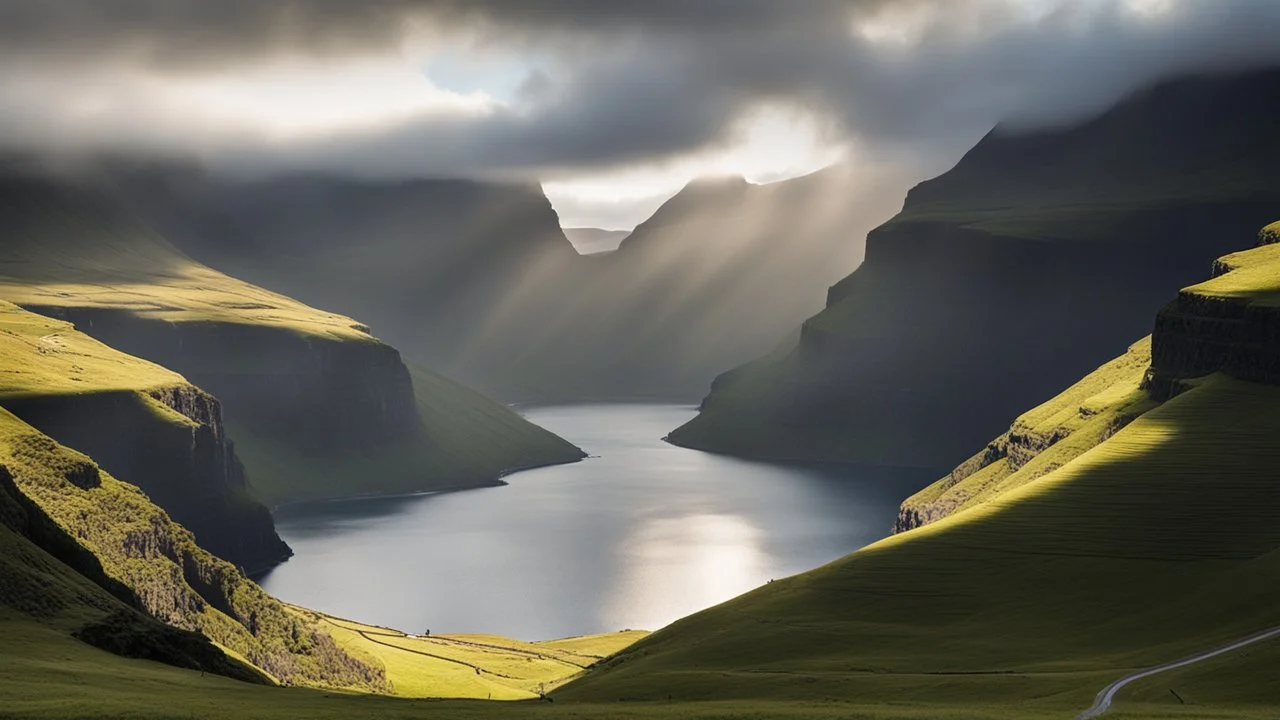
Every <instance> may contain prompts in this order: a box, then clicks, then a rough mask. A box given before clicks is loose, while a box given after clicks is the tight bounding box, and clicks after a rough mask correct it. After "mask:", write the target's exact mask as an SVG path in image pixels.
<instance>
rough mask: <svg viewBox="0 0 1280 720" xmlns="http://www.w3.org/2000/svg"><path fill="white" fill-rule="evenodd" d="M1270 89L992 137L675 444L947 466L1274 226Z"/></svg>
mask: <svg viewBox="0 0 1280 720" xmlns="http://www.w3.org/2000/svg"><path fill="white" fill-rule="evenodd" d="M1277 90H1280V73H1278V72H1264V73H1255V74H1250V75H1247V76H1233V77H1212V78H1199V79H1193V80H1185V81H1179V82H1173V83H1168V84H1165V85H1162V86H1160V87H1157V88H1153V89H1151V90H1149V91H1147V92H1143V93H1139V94H1137V95H1135V96H1133V97H1131V98H1129V99H1128V100H1126V101H1125V102H1123V103H1121V104H1120V105H1119V106H1117V107H1115V108H1113V109H1111V110H1110V111H1108V112H1107V113H1105V114H1103V115H1102V116H1100V117H1098V118H1096V119H1093V120H1091V121H1088V122H1085V123H1083V124H1081V125H1079V126H1076V127H1072V128H1066V129H1054V130H1047V131H1040V132H1036V133H1030V134H1015V133H1012V132H1009V131H1005V130H1003V129H1001V128H997V129H996V130H994V131H993V132H992V133H991V134H989V135H988V136H987V137H986V138H984V139H983V140H982V141H981V142H980V143H979V144H978V145H977V146H976V147H975V148H974V149H973V150H972V151H970V152H969V153H968V154H967V155H966V156H965V157H964V159H962V160H961V161H960V163H959V164H958V165H957V166H956V167H955V168H954V169H952V170H951V171H949V172H948V173H946V174H944V175H942V176H940V177H939V178H936V179H934V180H931V181H929V182H926V183H924V184H922V185H920V186H918V187H917V188H915V189H914V190H912V191H911V192H910V193H909V194H908V197H907V201H906V204H905V207H904V209H903V211H902V212H901V213H900V214H899V215H898V216H897V217H895V218H894V219H893V220H891V221H890V222H888V223H886V224H885V225H883V226H881V227H879V228H877V229H876V230H874V231H872V232H871V233H870V234H869V235H868V237H867V251H866V259H865V261H864V262H863V263H862V265H861V266H860V267H858V269H857V270H856V271H855V272H854V273H853V274H852V275H850V276H848V277H847V278H846V279H844V280H842V281H840V282H838V283H836V284H835V285H834V286H832V288H831V289H830V291H829V293H828V298H827V307H826V309H825V310H823V311H822V312H821V313H819V314H818V315H816V316H814V317H812V318H810V319H809V320H807V321H806V322H804V323H803V325H802V327H801V329H800V333H799V336H798V338H799V339H798V341H797V342H795V343H794V344H792V345H789V346H787V347H784V348H781V349H780V350H779V351H778V352H775V353H774V354H773V355H772V356H769V357H766V358H763V359H761V360H759V361H756V362H753V363H749V364H747V365H745V366H742V367H740V368H738V369H737V370H734V371H731V372H729V373H725V374H723V375H722V376H721V377H720V378H718V379H717V381H716V382H715V383H714V384H713V385H712V391H711V393H710V394H709V395H708V396H707V398H706V399H705V400H704V402H703V405H702V412H701V413H700V414H699V416H698V417H697V418H695V419H694V420H693V421H691V422H690V423H689V424H687V425H685V426H684V427H681V428H679V429H677V430H676V431H674V432H673V433H672V434H671V440H672V441H673V442H676V443H677V444H682V445H687V446H690V447H695V448H701V449H706V450H713V451H718V452H727V453H732V454H739V455H745V456H756V457H787V458H801V459H810V460H831V461H846V462H855V463H873V464H888V465H908V466H920V467H935V468H943V467H947V466H951V465H954V464H955V463H957V462H959V461H960V460H961V459H962V458H964V457H965V456H966V455H967V454H968V453H969V452H970V451H971V448H973V447H975V446H979V445H981V444H982V443H983V441H984V440H985V439H986V438H989V437H991V436H992V435H995V434H997V433H998V432H999V431H1000V428H1001V427H1002V426H1004V425H1005V424H1006V423H1007V422H1008V418H1009V417H1010V416H1013V415H1014V414H1016V413H1017V411H1018V410H1019V409H1020V408H1025V407H1027V406H1030V405H1032V404H1034V403H1035V402H1037V400H1038V399H1039V398H1043V397H1045V396H1046V395H1049V394H1051V393H1052V392H1054V391H1055V390H1056V389H1058V388H1061V387H1063V386H1065V385H1067V384H1069V383H1070V382H1071V381H1072V379H1073V378H1075V377H1078V376H1079V374H1080V373H1081V372H1082V371H1083V370H1084V369H1086V368H1091V367H1097V366H1098V365H1099V364H1101V363H1103V362H1104V361H1105V360H1106V359H1107V357H1108V356H1109V354H1110V352H1111V349H1112V348H1115V347H1117V346H1119V345H1122V344H1124V343H1127V342H1129V341H1131V340H1132V338H1134V337H1137V336H1140V335H1142V334H1144V333H1146V332H1149V331H1150V317H1151V314H1152V312H1154V311H1155V310H1156V309H1157V307H1158V306H1159V305H1160V304H1161V303H1163V302H1165V301H1166V299H1167V298H1168V297H1169V294H1170V293H1171V292H1173V291H1174V290H1176V289H1177V288H1179V287H1183V286H1185V285H1188V284H1189V283H1192V282H1194V281H1195V280H1196V279H1197V278H1199V277H1203V272H1204V268H1205V267H1207V266H1208V265H1209V263H1210V262H1211V261H1212V259H1213V258H1215V257H1217V256H1220V255H1222V254H1223V253H1226V252H1228V251H1230V250H1231V249H1232V245H1233V244H1234V242H1233V241H1232V238H1237V237H1241V236H1242V235H1245V234H1247V233H1252V232H1254V231H1255V230H1256V228H1257V227H1258V226H1260V225H1262V224H1263V223H1265V222H1267V221H1269V220H1271V219H1272V218H1273V216H1274V215H1275V214H1277V213H1280V193H1278V192H1277V191H1276V189H1275V187H1274V184H1273V183H1271V182H1270V181H1269V180H1268V177H1269V176H1268V170H1269V169H1270V168H1273V167H1274V166H1275V163H1276V162H1277V161H1280V145H1278V144H1277V143H1276V142H1275V140H1274V133H1273V131H1272V130H1271V128H1270V125H1269V120H1267V118H1270V117H1273V116H1274V115H1275V113H1276V112H1277V111H1280V107H1278V106H1277V105H1276V103H1277V100H1276V98H1278V97H1280V92H1277ZM1156 352H1157V355H1159V353H1160V352H1161V351H1160V349H1159V348H1157V351H1156Z"/></svg>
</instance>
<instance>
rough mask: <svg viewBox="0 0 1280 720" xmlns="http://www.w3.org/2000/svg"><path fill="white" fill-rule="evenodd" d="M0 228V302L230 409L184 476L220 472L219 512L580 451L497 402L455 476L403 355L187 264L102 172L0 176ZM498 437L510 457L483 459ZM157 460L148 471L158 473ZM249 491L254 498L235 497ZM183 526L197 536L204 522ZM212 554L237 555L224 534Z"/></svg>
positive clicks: (342, 323)
mask: <svg viewBox="0 0 1280 720" xmlns="http://www.w3.org/2000/svg"><path fill="white" fill-rule="evenodd" d="M0 220H3V221H4V227H5V231H4V232H3V234H0V298H5V299H8V300H10V301H12V302H14V303H16V304H18V305H21V306H23V307H26V308H29V309H32V310H35V311H38V312H40V313H43V314H45V315H48V316H52V317H57V318H63V319H66V320H69V321H71V322H73V323H75V324H76V326H77V327H78V328H79V329H80V330H82V331H84V332H86V333H88V334H90V335H93V336H94V337H96V338H98V339H99V340H102V341H103V342H106V343H108V344H110V345H112V346H113V347H116V348H118V349H120V350H123V351H125V352H128V353H130V354H133V355H136V356H139V357H145V358H147V359H149V360H152V361H155V362H158V363H161V364H163V365H164V366H166V367H169V368H172V369H173V370H175V371H177V372H181V373H182V374H183V375H184V376H185V377H186V378H187V379H189V380H190V381H191V382H193V383H195V384H197V385H199V386H200V387H201V388H203V389H204V390H207V391H209V392H210V393H213V394H214V395H215V396H217V398H218V400H220V401H221V402H220V403H217V402H215V401H212V400H211V399H209V398H208V396H206V395H203V394H201V395H195V394H184V393H178V394H168V395H157V396H156V397H158V398H161V399H162V400H165V401H167V402H169V403H170V404H171V405H173V406H175V407H178V408H179V410H180V412H187V413H189V414H191V415H193V416H196V417H204V416H207V417H211V418H212V417H215V416H217V415H219V414H221V415H223V416H225V421H226V423H227V427H228V428H229V431H228V432H227V433H226V434H225V435H224V433H223V432H222V430H221V429H214V428H212V426H211V434H210V433H205V434H200V435H199V436H198V437H196V440H195V442H196V449H195V450H194V451H193V452H195V453H196V454H199V455H201V460H196V461H193V462H194V464H193V465H192V466H191V469H192V471H193V472H197V473H201V472H203V473H209V474H211V475H219V474H222V475H225V476H226V477H227V478H228V479H227V484H228V486H229V487H234V488H235V490H234V491H229V492H228V493H227V498H226V502H225V503H224V504H225V505H226V506H227V507H228V508H232V507H234V508H238V510H239V511H242V512H244V513H246V514H249V515H255V516H258V517H265V513H263V512H262V510H261V506H260V505H258V504H257V503H256V501H253V500H250V499H249V495H250V494H254V493H256V494H257V495H258V496H260V497H262V498H264V499H266V500H269V501H270V502H273V503H275V502H288V501H293V500H305V499H315V498H318V497H334V496H353V495H364V494H377V493H386V492H392V493H397V492H410V491H416V490H430V489H439V488H442V487H459V486H476V485H485V484H492V483H494V482H497V477H498V476H499V475H500V474H501V473H502V472H503V471H505V470H507V469H510V468H512V467H517V466H525V465H534V464H545V463H553V462H567V461H572V460H576V459H579V458H580V457H581V456H582V455H581V452H580V451H578V450H577V449H576V448H574V447H573V446H571V445H569V444H568V443H566V442H564V441H563V440H560V439H559V438H556V437H555V436H553V435H551V434H550V433H546V432H545V431H542V430H541V429H539V428H536V427H534V426H532V425H530V424H529V423H527V422H524V421H523V420H521V419H520V418H518V417H517V416H515V415H514V414H510V413H509V411H506V410H505V409H502V410H500V411H499V412H507V413H508V414H509V415H510V418H509V420H510V422H509V426H508V428H507V429H508V430H509V433H508V436H505V437H503V438H500V439H499V438H495V437H493V436H491V435H486V434H485V432H483V429H481V430H482V431H480V432H479V433H478V435H477V436H476V437H472V438H469V439H470V441H471V442H470V444H469V445H468V446H467V447H468V451H469V452H472V453H473V455H474V456H473V457H471V458H470V471H469V472H467V473H465V474H456V473H452V472H451V470H452V469H453V468H452V466H448V465H445V464H443V463H441V462H439V461H438V460H437V458H436V455H437V454H438V453H436V452H435V449H436V447H437V445H436V444H435V441H434V439H433V438H431V437H427V432H428V431H427V428H426V427H425V425H424V419H423V417H422V414H421V406H422V404H423V402H424V398H423V394H422V393H421V392H419V391H417V390H416V389H415V387H414V383H413V380H412V378H411V376H410V373H409V370H408V368H407V367H406V366H405V364H404V363H403V361H402V360H401V358H400V355H399V352H398V351H397V350H395V349H394V348H392V347H390V346H388V345H386V344H384V343H382V342H381V341H379V340H378V339H376V338H374V337H373V336H372V335H371V334H370V333H369V329H368V328H367V327H366V326H364V325H362V324H360V323H357V322H356V321H354V320H352V319H350V318H348V317H346V316H342V315H336V314H333V313H327V312H323V311H320V310H316V309H314V308H311V307H309V306H307V305H303V304H302V303H300V302H297V301H295V300H293V299H291V298H288V297H285V296H282V295H278V294H275V293H272V292H268V291H266V290H263V289H261V288H258V287H256V286H253V285H250V284H248V283H246V282H243V281H241V280H238V279H235V278H231V277H228V276H227V275H224V274H222V273H219V272H216V271H214V270H211V269H210V268H208V267H205V266H203V265H201V264H200V263H198V262H196V261H194V260H192V259H191V258H189V257H187V256H185V255H183V254H182V253H181V252H179V251H178V250H176V249H175V248H173V247H172V246H171V245H170V244H169V243H168V242H167V241H166V240H165V239H163V238H162V237H160V236H159V235H157V234H156V233H155V232H154V231H153V230H152V229H151V228H150V227H149V226H148V225H147V224H146V223H144V222H143V221H142V220H141V219H140V218H139V217H138V216H137V215H136V214H135V213H133V212H132V211H130V210H129V209H128V207H127V203H125V202H124V201H123V200H122V199H121V198H120V196H119V194H118V192H117V190H116V189H115V188H114V186H113V185H112V184H111V183H109V182H106V181H104V180H102V179H101V178H88V179H86V178H78V179H63V178H56V177H49V176H34V175H30V174H20V173H16V174H15V173H10V174H9V175H6V176H5V177H4V178H3V181H2V182H0ZM229 242H230V241H229ZM425 401H426V402H434V398H427V399H426V400H425ZM157 402H159V400H158V401H157ZM446 404H447V403H446ZM451 408H452V410H454V411H455V412H456V413H458V414H459V416H460V417H461V418H464V419H465V417H467V416H468V415H469V414H485V413H491V412H494V410H493V408H491V407H489V406H488V405H484V404H483V403H480V402H479V401H478V400H477V401H476V402H474V403H471V404H465V403H464V404H461V405H458V404H454V405H452V406H451ZM27 409H28V411H29V413H30V415H31V418H32V420H33V421H39V422H43V423H48V424H50V425H49V426H50V427H51V428H52V427H55V426H56V427H59V428H63V429H65V428H66V426H67V425H68V423H70V422H72V421H70V420H68V419H67V418H68V415H69V414H71V415H74V412H70V411H67V410H66V409H65V408H63V407H60V406H56V405H50V403H48V402H43V403H38V404H37V405H33V406H30V407H29V408H27ZM142 414H145V413H142ZM82 429H84V432H83V433H81V434H79V435H76V436H75V440H76V441H77V442H79V443H82V444H85V443H94V448H95V449H98V451H99V452H101V453H102V457H103V460H102V462H104V463H106V464H108V465H113V464H114V462H115V461H114V460H113V459H114V458H130V457H136V456H135V455H133V454H131V452H129V450H128V449H126V448H125V446H123V445H119V444H118V443H115V442H113V440H112V438H113V437H119V436H121V435H123V434H125V432H126V431H125V430H124V429H121V430H119V432H118V433H116V435H115V436H112V435H111V432H110V431H108V430H103V431H101V432H100V433H99V436H98V438H99V439H97V440H94V439H92V438H91V437H90V436H92V435H93V430H92V428H82ZM67 432H70V431H69V430H68V431H67ZM69 437H70V436H69ZM130 437H142V438H144V439H135V440H132V441H130V442H132V443H133V444H132V445H130V446H129V448H131V449H137V448H138V447H140V446H139V445H138V443H143V444H145V443H149V442H150V439H149V438H150V435H146V436H130ZM226 437H230V439H231V440H233V441H238V442H239V443H241V444H244V445H246V446H249V445H252V446H253V447H254V448H263V447H269V448H270V453H269V454H266V453H262V452H254V453H251V454H250V456H249V462H248V463H247V464H246V466H245V468H244V469H243V470H242V469H241V468H240V467H239V463H238V462H237V461H235V460H234V458H233V457H231V456H229V455H226V454H223V455H219V453H218V452H216V451H215V450H213V449H212V448H213V447H214V446H215V445H216V444H217V443H219V442H225V440H226ZM102 438H106V439H102ZM497 441H500V442H502V443H505V445H504V447H505V448H506V451H505V452H503V453H489V452H487V447H488V445H489V444H490V443H492V442H497ZM108 446H110V447H108ZM112 447H115V448H116V449H115V450H112ZM148 455H149V456H150V455H154V453H152V452H150V451H148ZM95 457H96V455H95ZM119 462H124V461H123V460H121V461H119ZM134 462H135V463H142V462H149V461H142V460H135V461H134ZM304 464H305V465H307V466H309V467H311V468H313V469H314V468H316V467H320V468H323V467H324V466H326V465H329V464H332V465H335V466H337V465H341V466H343V467H347V468H349V469H350V470H351V472H348V473H345V474H343V475H342V476H341V478H340V482H329V480H333V478H326V477H324V475H323V473H321V474H320V475H315V474H313V475H311V476H304V475H303V474H302V473H299V472H288V468H291V467H294V466H301V465H304ZM196 466H202V467H203V469H196ZM159 467H160V466H159V465H155V466H151V471H154V474H155V476H156V477H158V478H162V477H164V473H162V472H160V471H159V470H158V468H159ZM120 469H121V471H122V472H124V471H128V472H131V473H133V472H138V473H139V477H138V482H140V483H145V484H146V485H147V486H148V492H151V493H153V494H154V496H155V497H156V498H157V499H159V500H162V501H168V500H169V499H170V498H171V497H181V496H183V493H180V492H176V491H175V492H171V493H166V492H164V491H162V490H161V489H160V486H161V484H162V481H159V480H158V481H157V482H155V483H152V482H150V481H148V480H147V478H148V477H150V476H149V475H148V472H151V471H146V470H144V469H143V468H139V467H134V466H130V467H123V466H122V467H121V468H120ZM246 476H247V479H246ZM246 485H247V487H248V490H249V493H245V492H243V488H244V487H245V486H246ZM321 488H323V489H321ZM215 505H217V503H215ZM175 507H176V506H175ZM168 509H170V510H171V512H174V513H175V515H181V513H180V512H179V511H177V510H175V509H174V508H168ZM183 521H184V522H190V524H191V527H192V528H193V529H195V530H196V532H197V534H198V535H203V534H204V533H201V532H200V529H201V528H202V527H203V525H202V522H201V521H200V520H197V519H195V518H185V517H184V518H183ZM244 530H246V528H245V527H243V526H240V527H238V529H237V530H236V531H235V532H229V533H228V534H233V535H235V536H236V537H237V538H240V540H237V541H235V542H246V543H247V542H252V538H253V537H257V536H259V535H260V533H257V532H244ZM217 547H218V548H219V550H221V551H225V552H235V548H234V546H233V542H231V541H228V543H225V544H222V545H217ZM245 561H246V563H249V564H251V565H252V566H254V567H261V566H263V565H265V564H269V561H268V558H267V557H266V556H265V555H263V556H262V557H258V558H245Z"/></svg>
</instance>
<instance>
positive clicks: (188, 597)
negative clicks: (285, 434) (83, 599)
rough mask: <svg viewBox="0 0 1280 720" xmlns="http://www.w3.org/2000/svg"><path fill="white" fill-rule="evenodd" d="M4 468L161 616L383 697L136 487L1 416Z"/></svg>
mask: <svg viewBox="0 0 1280 720" xmlns="http://www.w3.org/2000/svg"><path fill="white" fill-rule="evenodd" d="M0 464H3V465H4V466H5V467H6V468H8V469H9V471H10V472H11V473H12V474H13V476H14V480H15V484H16V487H17V489H18V491H20V492H21V493H22V494H23V495H24V496H26V497H27V498H29V499H30V500H31V501H33V502H34V503H35V505H36V506H37V507H38V508H39V509H40V510H41V511H42V512H43V513H44V514H46V515H47V516H48V517H49V518H51V519H52V520H53V521H54V522H55V523H56V524H57V525H58V526H59V527H60V528H61V529H62V531H63V532H65V533H66V534H67V535H69V536H71V537H73V538H76V540H77V541H78V542H79V544H80V545H81V546H83V547H84V548H85V549H87V550H89V551H90V552H91V553H92V554H93V555H94V557H96V558H97V560H98V562H99V563H101V566H102V570H103V571H104V572H105V573H106V575H107V576H108V577H109V578H111V579H113V580H115V581H118V582H121V583H123V584H124V585H125V586H127V587H128V588H129V589H130V590H131V591H132V592H133V594H135V595H136V596H137V598H138V600H139V601H140V603H141V605H142V606H143V607H144V608H145V609H146V610H147V612H148V613H150V614H151V615H152V616H154V617H156V618H158V619H160V620H163V621H164V622H166V623H169V624H171V625H174V626H176V627H180V628H184V629H187V630H192V631H198V632H201V633H203V634H204V635H205V636H207V637H209V638H210V639H211V640H213V641H214V642H217V643H218V644H220V645H222V646H224V647H226V648H228V649H230V650H231V651H233V652H234V653H235V654H236V655H238V656H240V657H244V658H247V659H248V660H249V661H250V662H252V663H253V664H254V665H256V666H258V667H259V668H261V669H263V670H264V671H266V672H267V673H269V674H270V675H271V676H272V677H275V678H277V679H279V680H281V681H283V682H287V683H290V684H300V685H319V686H330V687H332V686H337V687H353V688H377V687H380V686H381V685H382V683H383V680H382V678H381V671H380V669H378V668H375V667H373V666H368V665H364V664H362V663H360V662H357V661H354V660H353V659H352V658H350V657H348V656H346V655H345V654H344V653H342V652H340V651H339V650H338V648H337V647H336V646H335V645H334V643H333V641H332V640H331V639H330V638H329V637H328V636H327V635H326V634H325V633H324V632H323V631H322V630H320V629H319V628H317V627H316V626H314V625H311V624H308V623H306V622H302V621H299V620H298V619H296V618H294V617H292V616H291V615H290V614H289V613H288V612H287V611H286V610H285V608H284V606H283V605H281V604H280V603H279V601H277V600H275V599H274V598H272V597H270V596H269V595H267V594H266V593H265V592H263V591H262V590H261V589H260V588H259V587H258V586H257V585H255V584H254V583H253V582H251V581H250V580H249V579H247V578H246V577H245V576H244V575H243V574H241V573H240V571H239V570H237V569H236V568H235V567H233V566H232V565H230V564H229V563H227V562H225V561H223V560H220V559H218V558H216V557H214V556H212V555H210V554H209V553H208V552H206V551H205V550H203V549H201V548H200V547H199V546H198V545H196V543H195V540H194V538H193V537H192V536H191V534H190V533H189V532H187V530H186V529H185V528H183V527H181V526H180V525H177V524H176V523H174V522H172V521H171V520H170V519H169V517H168V516H167V515H166V514H165V513H164V511H163V510H161V509H159V508H158V507H156V506H155V505H153V504H152V503H151V502H150V501H149V500H148V499H147V497H146V495H144V494H143V493H142V492H140V491H139V490H138V489H137V488H136V487H134V486H132V485H129V484H127V483H124V482H121V481H119V480H116V479H115V478H113V477H111V476H110V475H109V474H107V473H106V472H104V471H102V470H100V469H99V468H97V467H96V466H95V465H94V464H93V462H92V461H91V460H90V459H89V458H87V457H85V456H84V455H81V454H80V453H77V452H75V451H73V450H69V449H67V448H65V447H62V446H61V445H58V444H57V443H56V442H54V441H53V440H51V439H50V438H48V437H47V436H45V435H43V434H41V433H39V432H38V431H36V430H34V429H33V428H31V427H30V426H28V425H27V424H25V423H23V422H22V421H21V420H19V419H18V418H16V417H14V416H13V415H11V414H9V413H8V412H7V411H3V410H0Z"/></svg>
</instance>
